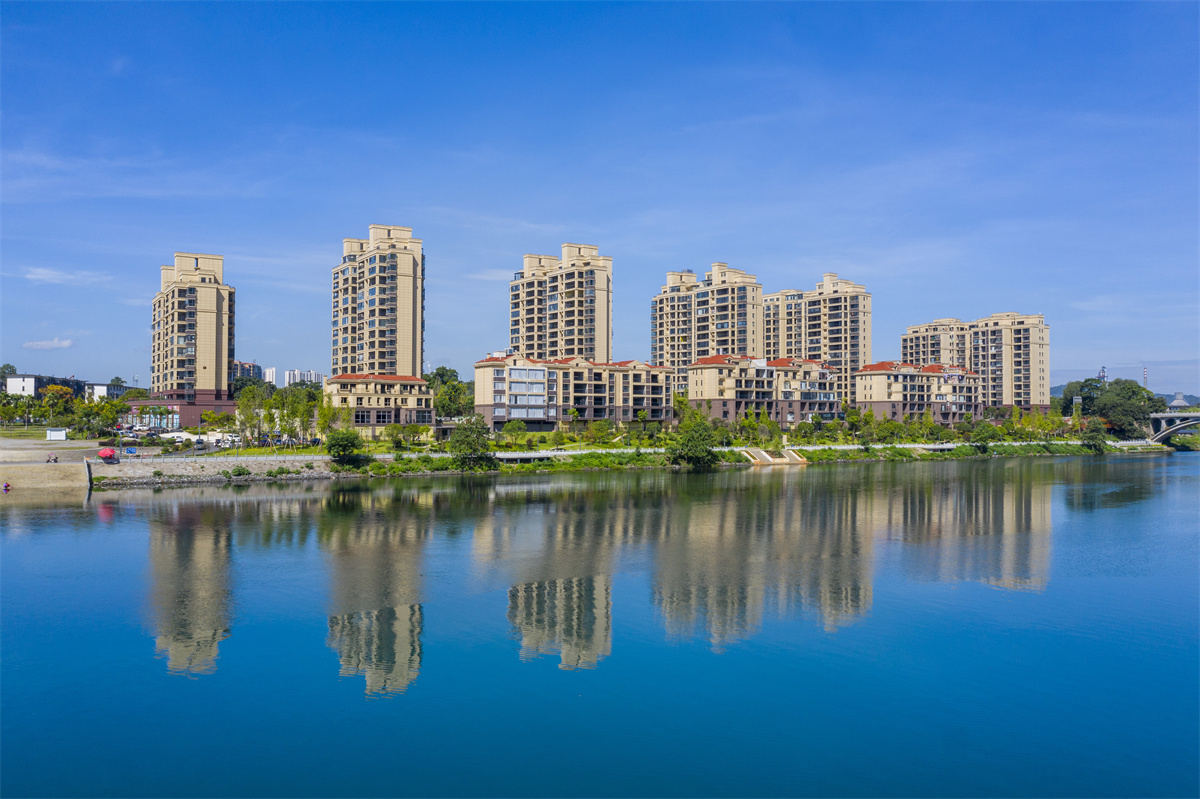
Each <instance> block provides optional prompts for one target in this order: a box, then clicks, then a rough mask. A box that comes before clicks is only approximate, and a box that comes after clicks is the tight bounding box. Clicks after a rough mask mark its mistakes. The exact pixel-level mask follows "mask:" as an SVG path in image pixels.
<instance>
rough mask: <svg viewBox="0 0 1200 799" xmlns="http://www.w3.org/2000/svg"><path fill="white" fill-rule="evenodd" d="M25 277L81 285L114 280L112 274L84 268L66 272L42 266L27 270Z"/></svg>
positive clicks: (35, 280)
mask: <svg viewBox="0 0 1200 799" xmlns="http://www.w3.org/2000/svg"><path fill="white" fill-rule="evenodd" d="M25 279H26V280H32V281H33V282H34V283H57V284H60V285H76V286H81V285H89V284H92V283H107V282H108V281H110V280H112V275H106V274H104V273H103V272H87V271H84V270H76V271H74V272H66V271H64V270H62V269H47V268H45V267H41V266H32V267H29V268H28V269H26V270H25Z"/></svg>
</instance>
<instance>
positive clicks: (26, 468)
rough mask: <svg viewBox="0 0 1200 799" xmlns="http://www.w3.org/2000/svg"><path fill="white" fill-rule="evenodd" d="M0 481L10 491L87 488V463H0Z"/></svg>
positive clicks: (24, 491) (25, 491)
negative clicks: (8, 486)
mask: <svg viewBox="0 0 1200 799" xmlns="http://www.w3.org/2000/svg"><path fill="white" fill-rule="evenodd" d="M0 483H8V484H9V485H11V486H12V491H16V492H19V493H27V492H31V491H46V490H59V489H79V488H82V489H85V490H86V489H87V487H88V484H89V480H88V464H86V463H83V462H75V463H0Z"/></svg>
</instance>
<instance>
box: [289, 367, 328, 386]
mask: <svg viewBox="0 0 1200 799" xmlns="http://www.w3.org/2000/svg"><path fill="white" fill-rule="evenodd" d="M324 380H325V375H323V374H321V373H320V372H313V371H309V370H305V369H288V370H287V371H286V372H284V373H283V385H284V386H290V385H291V384H292V383H300V382H305V383H316V384H317V385H318V386H319V385H321V383H323V382H324Z"/></svg>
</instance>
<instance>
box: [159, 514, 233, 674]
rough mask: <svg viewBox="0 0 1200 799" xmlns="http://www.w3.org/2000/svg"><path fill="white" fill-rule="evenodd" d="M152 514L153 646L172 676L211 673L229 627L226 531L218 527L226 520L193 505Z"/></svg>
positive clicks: (228, 532)
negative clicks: (164, 661) (165, 662)
mask: <svg viewBox="0 0 1200 799" xmlns="http://www.w3.org/2000/svg"><path fill="white" fill-rule="evenodd" d="M156 510H157V511H158V513H157V514H156V516H157V518H155V517H154V516H152V517H151V519H150V523H149V526H150V571H151V579H152V588H151V600H150V601H151V605H152V609H153V615H154V627H155V639H154V648H155V651H156V653H157V655H158V656H159V657H165V658H166V659H167V669H168V670H169V671H171V672H172V673H176V674H210V673H212V672H214V671H216V668H217V656H218V652H217V645H218V644H219V643H220V642H221V641H223V640H225V639H226V638H228V637H229V628H230V603H231V596H230V575H229V573H230V565H231V562H230V561H231V558H230V548H231V541H230V539H231V533H230V531H229V529H228V528H226V527H221V526H218V525H220V524H224V523H225V521H226V519H227V517H225V516H224V515H223V514H222V513H221V510H222V509H213V508H210V509H208V510H207V511H206V510H205V509H204V508H203V507H202V506H196V505H190V506H189V505H184V506H176V507H171V506H168V507H164V508H161V509H156ZM217 519H220V520H221V521H220V522H216V521H214V520H217Z"/></svg>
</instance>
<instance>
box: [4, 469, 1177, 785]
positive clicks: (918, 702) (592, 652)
mask: <svg viewBox="0 0 1200 799" xmlns="http://www.w3.org/2000/svg"><path fill="white" fill-rule="evenodd" d="M1198 519H1200V454H1177V455H1172V456H1136V455H1125V456H1110V457H1104V458H1021V459H998V460H990V461H957V462H943V463H915V464H913V463H901V464H887V463H879V464H855V465H846V466H820V467H808V468H802V467H792V468H773V469H772V468H767V469H738V470H723V471H720V472H717V473H714V474H702V475H688V474H673V473H663V472H651V471H645V472H624V473H616V472H594V473H577V474H554V475H544V476H542V475H516V476H501V477H487V478H428V479H425V478H420V479H399V480H392V481H371V482H366V481H363V482H338V483H322V484H319V485H312V484H308V485H295V484H288V485H282V484H281V485H253V486H241V487H202V488H194V489H168V490H159V491H152V490H145V491H140V490H136V491H121V492H110V493H98V494H93V495H92V496H91V497H90V498H88V499H86V500H82V499H81V500H80V501H77V502H73V503H71V504H69V505H57V506H56V505H49V504H47V505H45V506H41V507H39V506H38V505H37V503H32V504H24V505H21V504H15V503H8V504H5V503H4V501H3V499H0V525H2V533H0V578H2V582H0V600H2V604H0V643H2V647H3V650H2V651H3V659H2V662H0V736H2V741H3V746H2V748H0V767H2V768H0V792H2V793H3V795H4V796H1131V795H1137V796H1196V795H1197V791H1198V788H1197V786H1198V784H1200V757H1198V755H1197V752H1198V751H1200V713H1198V708H1200V632H1198V630H1200V614H1198V608H1200V577H1198V574H1200V546H1198V540H1200V535H1198V525H1200V523H1198Z"/></svg>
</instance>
